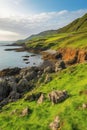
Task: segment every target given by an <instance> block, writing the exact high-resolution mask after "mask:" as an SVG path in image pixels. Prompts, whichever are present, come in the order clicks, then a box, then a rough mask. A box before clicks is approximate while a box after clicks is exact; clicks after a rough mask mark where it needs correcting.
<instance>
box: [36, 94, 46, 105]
mask: <svg viewBox="0 0 87 130" xmlns="http://www.w3.org/2000/svg"><path fill="white" fill-rule="evenodd" d="M44 99H45V96H44V94H41V96H40V97H39V99H38V101H37V103H38V104H41V103H43V101H44Z"/></svg>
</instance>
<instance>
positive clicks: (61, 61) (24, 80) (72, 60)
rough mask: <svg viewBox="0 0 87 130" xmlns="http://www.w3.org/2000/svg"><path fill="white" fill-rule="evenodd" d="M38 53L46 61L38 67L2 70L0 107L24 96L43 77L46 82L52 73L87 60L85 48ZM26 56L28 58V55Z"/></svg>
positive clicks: (16, 49) (22, 48)
mask: <svg viewBox="0 0 87 130" xmlns="http://www.w3.org/2000/svg"><path fill="white" fill-rule="evenodd" d="M11 50H13V49H8V50H7V51H11ZM14 50H15V51H28V52H30V49H28V48H26V47H24V46H22V47H21V48H15V49H14ZM32 50H33V49H32ZM32 50H31V52H32ZM33 52H34V53H36V50H33ZM37 53H40V54H41V55H42V56H43V59H44V63H43V64H42V65H40V66H38V67H36V66H35V67H26V68H23V69H21V68H12V69H9V68H8V69H4V70H2V71H0V107H3V106H4V105H6V104H7V103H9V102H14V101H16V100H18V99H20V98H22V96H23V95H24V94H25V93H26V92H29V91H31V90H33V88H35V87H36V84H37V83H38V82H41V81H42V79H43V77H44V83H48V82H49V81H51V80H52V78H51V77H50V73H56V72H59V71H61V70H62V69H65V68H66V67H68V66H70V65H73V64H76V63H81V62H85V61H86V60H87V52H86V51H85V50H74V49H60V50H58V51H53V50H47V51H40V50H39V51H37ZM24 58H27V56H25V57H24Z"/></svg>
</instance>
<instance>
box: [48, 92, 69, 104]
mask: <svg viewBox="0 0 87 130" xmlns="http://www.w3.org/2000/svg"><path fill="white" fill-rule="evenodd" d="M68 97H69V95H68V93H67V91H65V90H63V91H58V90H55V91H52V92H51V93H49V94H48V98H49V100H50V101H51V102H52V104H57V103H60V102H62V101H64V100H65V99H67V98H68Z"/></svg>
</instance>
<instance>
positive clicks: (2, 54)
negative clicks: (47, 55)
mask: <svg viewBox="0 0 87 130" xmlns="http://www.w3.org/2000/svg"><path fill="white" fill-rule="evenodd" d="M7 44H12V42H9V41H7V42H6V41H5V42H3V41H0V70H3V69H7V68H14V67H20V68H25V67H28V66H30V67H32V66H39V65H41V64H42V63H43V60H42V56H41V55H39V54H34V53H30V52H27V51H24V52H16V51H14V50H13V51H5V49H13V48H19V46H6V45H7ZM25 56H29V57H27V61H25V60H24V59H26V57H25Z"/></svg>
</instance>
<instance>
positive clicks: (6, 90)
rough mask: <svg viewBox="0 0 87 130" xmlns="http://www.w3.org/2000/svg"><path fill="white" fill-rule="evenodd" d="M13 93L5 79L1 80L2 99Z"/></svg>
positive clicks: (0, 97)
mask: <svg viewBox="0 0 87 130" xmlns="http://www.w3.org/2000/svg"><path fill="white" fill-rule="evenodd" d="M10 91H11V88H10V86H9V85H8V82H7V81H6V80H5V79H0V99H1V100H2V99H3V98H6V97H7V96H8V95H9V93H10Z"/></svg>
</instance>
